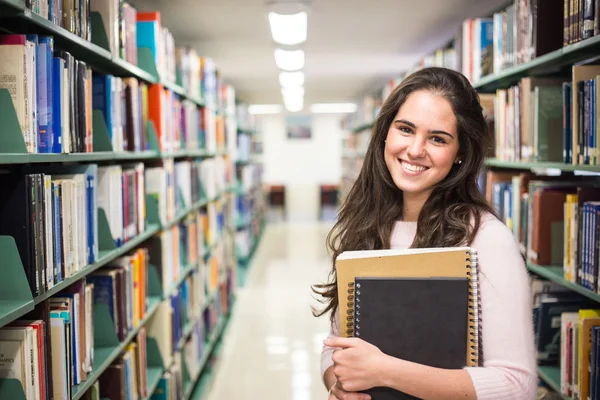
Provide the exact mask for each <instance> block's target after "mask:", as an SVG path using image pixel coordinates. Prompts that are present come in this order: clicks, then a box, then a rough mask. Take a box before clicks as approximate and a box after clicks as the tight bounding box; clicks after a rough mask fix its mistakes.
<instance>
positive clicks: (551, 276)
mask: <svg viewBox="0 0 600 400" xmlns="http://www.w3.org/2000/svg"><path fill="white" fill-rule="evenodd" d="M527 269H529V270H530V271H531V272H534V273H536V274H537V275H540V276H542V277H544V278H546V279H548V280H550V281H552V282H555V283H558V284H559V285H561V286H564V287H566V288H567V289H570V290H572V291H574V292H577V293H579V294H580V295H582V296H585V297H587V298H588V299H591V300H593V301H596V302H598V303H600V295H598V294H597V293H595V292H593V291H591V290H589V289H586V288H584V287H583V286H581V285H579V284H577V283H574V282H571V281H568V280H566V279H565V278H564V271H563V268H562V267H556V266H540V265H535V264H533V263H527Z"/></svg>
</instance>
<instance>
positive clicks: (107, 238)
mask: <svg viewBox="0 0 600 400" xmlns="http://www.w3.org/2000/svg"><path fill="white" fill-rule="evenodd" d="M117 244H118V243H117V240H115V239H114V238H113V236H112V233H111V232H110V225H109V224H108V218H107V217H106V211H104V209H103V208H102V207H98V253H99V258H102V256H103V255H104V254H106V253H107V252H110V251H113V250H116V249H117V247H118V246H117ZM102 253H104V254H102Z"/></svg>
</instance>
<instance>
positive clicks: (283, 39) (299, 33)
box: [269, 11, 307, 46]
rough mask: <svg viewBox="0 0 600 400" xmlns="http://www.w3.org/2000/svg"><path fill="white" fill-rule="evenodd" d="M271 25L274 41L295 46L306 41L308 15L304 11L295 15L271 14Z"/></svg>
mask: <svg viewBox="0 0 600 400" xmlns="http://www.w3.org/2000/svg"><path fill="white" fill-rule="evenodd" d="M269 25H271V35H272V36H273V40H274V41H275V42H277V43H280V44H284V45H288V46H293V45H297V44H300V43H303V42H304V41H306V31H307V28H306V25H307V15H306V12H304V11H301V12H299V13H295V14H277V13H274V12H270V13H269Z"/></svg>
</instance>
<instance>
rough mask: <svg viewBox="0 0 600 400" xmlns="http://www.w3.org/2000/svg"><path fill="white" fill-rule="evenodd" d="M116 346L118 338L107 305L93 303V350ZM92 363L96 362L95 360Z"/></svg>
mask: <svg viewBox="0 0 600 400" xmlns="http://www.w3.org/2000/svg"><path fill="white" fill-rule="evenodd" d="M117 346H119V339H118V337H117V332H116V330H115V324H114V322H113V319H112V317H111V316H110V311H109V310H108V306H107V305H106V304H94V351H95V350H96V349H97V348H107V347H108V348H115V347H117ZM94 364H96V362H95V361H94Z"/></svg>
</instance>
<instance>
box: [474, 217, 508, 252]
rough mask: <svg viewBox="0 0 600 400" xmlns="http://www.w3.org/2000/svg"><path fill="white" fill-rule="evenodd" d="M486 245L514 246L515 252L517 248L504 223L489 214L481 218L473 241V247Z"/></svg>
mask: <svg viewBox="0 0 600 400" xmlns="http://www.w3.org/2000/svg"><path fill="white" fill-rule="evenodd" d="M486 243H495V244H496V245H502V246H508V247H513V246H514V247H515V248H516V249H517V250H518V247H519V246H518V243H517V240H516V238H515V236H514V234H513V231H512V230H510V229H509V228H508V227H507V226H506V224H505V223H504V222H502V221H500V220H499V219H498V218H496V217H495V216H494V215H492V214H490V213H489V212H485V213H483V214H482V216H481V220H480V223H479V229H478V230H477V234H476V235H475V238H474V239H473V247H476V245H480V246H481V245H484V244H486Z"/></svg>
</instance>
